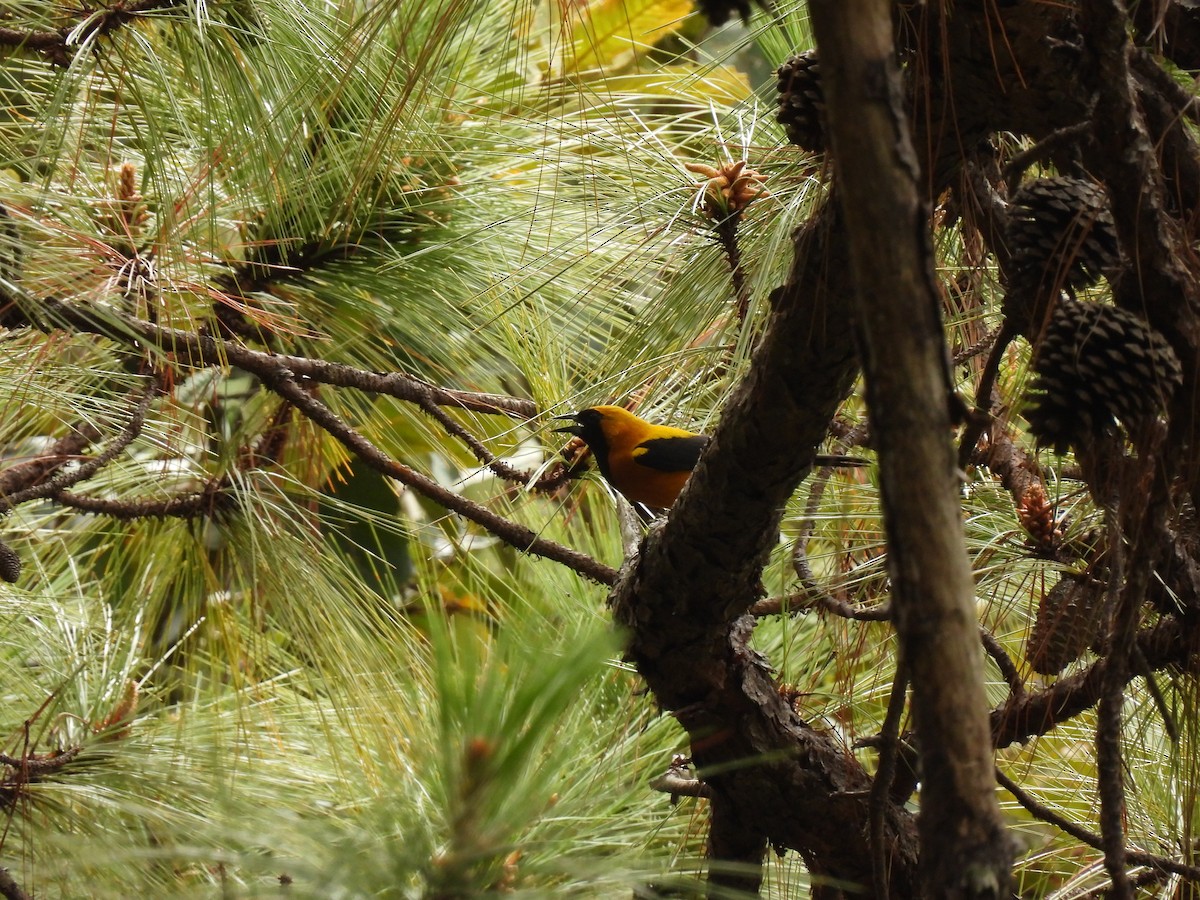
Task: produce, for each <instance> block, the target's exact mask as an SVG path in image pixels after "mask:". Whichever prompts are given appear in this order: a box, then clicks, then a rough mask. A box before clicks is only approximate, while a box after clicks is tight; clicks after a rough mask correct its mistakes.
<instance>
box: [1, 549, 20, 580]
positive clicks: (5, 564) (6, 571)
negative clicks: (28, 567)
mask: <svg viewBox="0 0 1200 900" xmlns="http://www.w3.org/2000/svg"><path fill="white" fill-rule="evenodd" d="M20 577H21V557H19V556H17V551H16V550H14V549H13V548H12V547H10V546H8V544H6V543H4V541H0V578H3V579H4V580H5V581H7V582H8V583H9V584H13V583H15V582H16V581H17V580H18V579H19V578H20Z"/></svg>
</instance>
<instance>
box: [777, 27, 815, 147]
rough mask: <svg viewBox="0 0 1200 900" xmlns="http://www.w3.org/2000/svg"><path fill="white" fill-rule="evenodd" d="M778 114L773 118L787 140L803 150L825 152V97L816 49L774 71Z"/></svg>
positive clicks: (805, 52)
mask: <svg viewBox="0 0 1200 900" xmlns="http://www.w3.org/2000/svg"><path fill="white" fill-rule="evenodd" d="M775 74H776V76H777V77H778V79H779V81H778V84H777V89H778V91H779V112H778V113H777V114H776V115H775V118H776V119H777V120H778V122H779V124H780V125H782V126H783V127H784V128H785V129H786V131H787V137H788V140H789V141H791V142H792V143H793V144H796V145H797V146H799V147H803V148H804V149H805V150H810V151H812V152H813V153H821V152H822V151H824V150H825V94H824V93H823V92H822V91H821V64H820V63H819V62H818V61H817V51H816V50H806V51H804V52H803V53H801V54H799V55H797V56H793V57H791V58H790V59H789V60H788V61H787V62H785V63H784V64H783V65H782V66H780V67H779V68H778V70H776V72H775Z"/></svg>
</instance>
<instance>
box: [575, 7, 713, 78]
mask: <svg viewBox="0 0 1200 900" xmlns="http://www.w3.org/2000/svg"><path fill="white" fill-rule="evenodd" d="M691 11H692V0H590V2H588V3H587V4H586V5H585V6H582V7H580V8H579V9H578V11H577V13H576V14H577V15H578V17H579V18H578V20H577V21H576V22H575V24H574V26H573V27H572V29H571V32H572V34H571V49H572V53H571V56H570V57H569V58H564V59H563V69H564V71H570V72H576V73H578V72H585V71H588V70H592V69H600V70H603V71H611V70H614V69H623V68H626V67H628V66H629V65H630V64H631V63H633V62H634V61H635V60H636V59H637V57H638V55H639V54H641V53H643V52H645V51H646V50H647V49H649V48H650V47H652V46H653V45H654V44H657V43H658V42H659V41H661V40H662V39H663V38H666V37H669V36H670V35H672V34H674V33H675V32H677V31H678V30H679V29H680V27H681V26H682V25H683V20H684V18H685V17H686V16H687V15H688V14H689V13H690V12H691Z"/></svg>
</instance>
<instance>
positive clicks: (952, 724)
mask: <svg viewBox="0 0 1200 900" xmlns="http://www.w3.org/2000/svg"><path fill="white" fill-rule="evenodd" d="M811 9H812V17H813V29H814V32H815V34H816V37H817V46H818V50H819V52H820V54H821V60H822V86H823V89H824V92H825V98H826V102H827V103H828V107H829V121H830V131H831V132H832V144H833V156H834V165H835V168H836V175H837V185H838V190H839V191H840V192H841V198H842V206H843V211H844V215H845V218H846V234H847V237H848V240H849V250H850V263H851V271H852V273H853V276H854V280H855V287H856V290H855V292H854V295H853V296H854V298H855V302H854V303H853V310H854V315H855V318H856V319H857V324H858V330H859V335H860V347H861V357H862V361H863V369H864V374H865V376H866V386H867V408H868V411H869V414H870V416H871V426H872V431H873V435H874V440H875V446H876V449H877V450H878V453H879V468H880V482H881V488H882V497H883V514H884V523H885V527H886V531H887V538H888V569H889V571H890V573H891V576H892V610H893V620H894V622H895V626H896V632H897V635H898V637H899V642H900V655H901V660H902V664H903V665H904V666H906V667H907V669H908V673H909V678H910V681H911V683H912V694H913V717H914V720H915V724H916V730H917V738H918V740H919V742H920V749H921V813H920V833H921V868H922V881H923V884H924V889H925V892H926V893H927V895H928V896H931V897H1002V896H1005V895H1007V893H1008V880H1009V868H1010V866H1011V864H1012V848H1011V846H1010V844H1009V841H1008V839H1007V837H1006V835H1005V832H1004V827H1003V825H1002V823H1001V820H1000V808H999V804H998V803H997V801H996V797H995V780H994V777H993V769H994V763H993V758H992V747H991V736H990V729H989V723H988V719H987V700H986V694H985V692H984V684H983V654H982V652H981V651H980V646H979V638H978V624H977V622H976V617H975V603H974V590H973V589H974V583H973V581H972V578H971V571H970V567H969V565H968V562H967V556H966V546H965V543H964V537H963V530H962V525H961V512H960V507H959V498H958V492H957V490H956V489H957V487H958V478H957V474H956V472H957V467H956V464H955V451H954V447H953V445H952V444H951V441H950V435H951V426H952V424H953V423H952V421H951V402H950V401H951V399H952V396H953V394H952V388H951V384H950V379H949V366H948V361H947V351H946V345H945V337H944V335H943V331H942V323H941V315H940V292H939V290H938V287H937V281H936V277H935V275H934V258H933V246H932V241H931V240H930V233H929V208H928V206H927V204H925V203H924V202H923V201H922V199H921V197H920V195H919V193H918V190H917V184H918V182H919V179H920V167H919V165H918V163H917V157H916V154H915V153H914V151H913V147H912V141H911V135H910V132H909V127H908V121H907V114H906V111H905V104H904V101H903V95H902V91H901V87H900V76H899V70H898V67H897V64H896V54H895V46H894V42H893V33H892V24H891V16H890V10H891V4H890V3H889V2H888V0H819V2H818V0H814V2H813V3H812V4H811Z"/></svg>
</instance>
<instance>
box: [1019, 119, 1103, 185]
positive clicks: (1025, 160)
mask: <svg viewBox="0 0 1200 900" xmlns="http://www.w3.org/2000/svg"><path fill="white" fill-rule="evenodd" d="M1091 129H1092V123H1091V122H1090V121H1089V122H1076V123H1075V124H1074V125H1067V126H1066V127H1064V128H1059V129H1058V130H1057V131H1052V132H1050V134H1048V135H1046V136H1045V137H1044V138H1042V139H1041V140H1040V141H1038V142H1037V143H1036V144H1034V145H1033V146H1032V147H1029V148H1028V149H1026V150H1022V151H1021V152H1020V153H1018V154H1016V155H1015V156H1013V158H1012V159H1010V160H1009V161H1008V162H1007V163H1005V164H1004V168H1003V169H1002V170H1001V171H1002V172H1003V175H1004V181H1005V183H1006V184H1007V185H1008V192H1009V193H1010V194H1011V193H1012V192H1013V191H1015V190H1016V187H1017V184H1018V183H1019V182H1020V180H1021V176H1022V175H1023V174H1025V170H1026V169H1028V168H1029V167H1030V166H1032V165H1033V164H1034V163H1035V162H1041V161H1042V160H1044V159H1046V158H1047V157H1049V156H1050V154H1052V153H1054V152H1055V151H1057V150H1059V149H1061V148H1062V147H1068V146H1070V145H1071V144H1074V143H1076V142H1077V141H1078V140H1079V139H1080V138H1081V137H1083V136H1084V135H1086V134H1087V133H1088V132H1090V131H1091Z"/></svg>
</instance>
